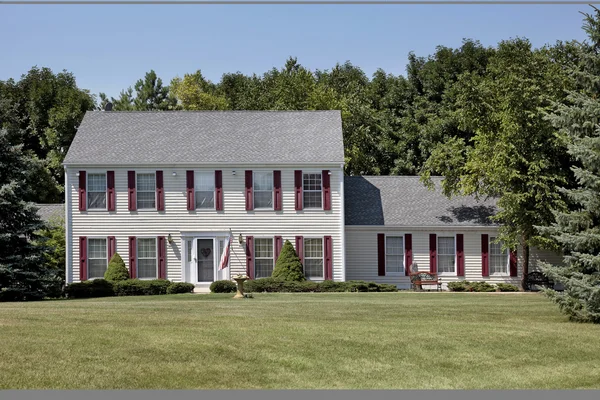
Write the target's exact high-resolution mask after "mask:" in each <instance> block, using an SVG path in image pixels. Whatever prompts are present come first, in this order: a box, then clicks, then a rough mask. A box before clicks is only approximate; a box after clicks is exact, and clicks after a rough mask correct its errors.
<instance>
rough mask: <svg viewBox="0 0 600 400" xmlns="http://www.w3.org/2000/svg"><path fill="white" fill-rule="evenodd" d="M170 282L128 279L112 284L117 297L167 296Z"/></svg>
mask: <svg viewBox="0 0 600 400" xmlns="http://www.w3.org/2000/svg"><path fill="white" fill-rule="evenodd" d="M170 285H171V282H169V281H168V280H165V279H153V280H147V281H146V280H140V279H128V280H126V281H120V282H115V283H114V285H113V286H114V289H115V294H116V295H117V296H151V295H158V294H167V289H168V287H169V286H170Z"/></svg>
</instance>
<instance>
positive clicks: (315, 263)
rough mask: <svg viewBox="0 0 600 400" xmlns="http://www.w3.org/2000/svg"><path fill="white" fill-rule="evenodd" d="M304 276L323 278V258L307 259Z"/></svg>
mask: <svg viewBox="0 0 600 400" xmlns="http://www.w3.org/2000/svg"><path fill="white" fill-rule="evenodd" d="M304 276H306V277H307V278H323V259H322V258H321V259H320V260H317V259H305V260H304Z"/></svg>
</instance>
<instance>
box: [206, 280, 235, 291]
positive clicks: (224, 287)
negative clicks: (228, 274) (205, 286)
mask: <svg viewBox="0 0 600 400" xmlns="http://www.w3.org/2000/svg"><path fill="white" fill-rule="evenodd" d="M236 290H237V285H236V284H235V282H232V281H228V280H222V281H214V282H213V283H211V284H210V291H211V292H212V293H235V292H236Z"/></svg>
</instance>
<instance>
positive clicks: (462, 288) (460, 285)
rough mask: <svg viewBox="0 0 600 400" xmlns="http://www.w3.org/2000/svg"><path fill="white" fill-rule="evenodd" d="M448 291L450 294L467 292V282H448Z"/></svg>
mask: <svg viewBox="0 0 600 400" xmlns="http://www.w3.org/2000/svg"><path fill="white" fill-rule="evenodd" d="M448 290H450V291H451V292H468V291H469V282H467V281H456V282H448Z"/></svg>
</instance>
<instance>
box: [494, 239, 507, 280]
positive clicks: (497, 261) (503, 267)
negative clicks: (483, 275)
mask: <svg viewBox="0 0 600 400" xmlns="http://www.w3.org/2000/svg"><path fill="white" fill-rule="evenodd" d="M495 240H496V238H495V237H490V274H506V273H508V254H507V251H506V249H505V250H502V242H498V243H494V241H495Z"/></svg>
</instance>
